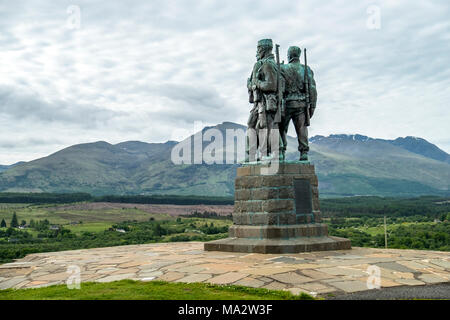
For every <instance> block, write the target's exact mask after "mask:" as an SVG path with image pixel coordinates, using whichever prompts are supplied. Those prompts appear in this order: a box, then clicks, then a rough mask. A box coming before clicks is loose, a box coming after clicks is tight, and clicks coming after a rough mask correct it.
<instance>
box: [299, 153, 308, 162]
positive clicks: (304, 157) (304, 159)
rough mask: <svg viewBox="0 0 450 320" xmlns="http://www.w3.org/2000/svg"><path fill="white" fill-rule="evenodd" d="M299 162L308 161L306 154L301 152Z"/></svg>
mask: <svg viewBox="0 0 450 320" xmlns="http://www.w3.org/2000/svg"><path fill="white" fill-rule="evenodd" d="M300 161H308V153H306V152H302V153H301V154H300Z"/></svg>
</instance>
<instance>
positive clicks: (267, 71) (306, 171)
mask: <svg viewBox="0 0 450 320" xmlns="http://www.w3.org/2000/svg"><path fill="white" fill-rule="evenodd" d="M275 48H276V50H275V51H276V58H277V59H276V62H275V60H274V55H273V54H272V49H273V43H272V40H271V39H263V40H260V41H258V46H257V53H256V59H257V61H256V63H255V64H254V66H253V70H252V73H251V75H250V77H249V78H248V80H247V89H248V93H249V102H250V103H253V108H252V110H251V111H250V116H249V119H248V129H247V145H246V161H245V162H244V164H243V166H241V167H239V168H237V177H236V180H235V193H234V195H235V201H234V211H233V225H232V226H231V227H230V230H229V235H230V237H229V238H227V239H220V240H215V241H211V242H207V243H205V245H204V248H205V250H208V251H229V252H253V253H296V252H307V251H319V250H346V249H351V243H350V240H348V239H344V238H338V237H332V236H329V235H328V227H327V225H326V224H324V223H322V220H321V214H320V207H319V185H318V184H319V182H318V179H317V176H316V174H315V169H314V165H311V164H310V163H309V162H307V161H304V160H308V151H309V146H308V126H309V124H310V118H311V117H312V115H313V114H314V110H315V108H316V102H317V91H316V83H315V80H314V73H313V72H312V70H311V69H310V68H309V67H308V65H307V61H306V59H305V64H301V63H300V55H301V50H300V48H299V47H290V48H289V50H288V61H289V63H288V64H287V65H284V64H280V59H279V50H278V49H279V46H278V45H276V47H275ZM305 53H306V49H305ZM305 58H306V55H305ZM291 120H292V122H293V123H294V126H295V130H296V132H297V138H298V150H299V151H300V161H294V162H291V161H286V160H285V157H284V153H285V151H286V145H287V141H286V135H287V131H288V127H289V123H290V121H291ZM259 160H263V161H259ZM265 160H267V161H265ZM269 169H270V170H269Z"/></svg>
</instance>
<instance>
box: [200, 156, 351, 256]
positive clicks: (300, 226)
mask: <svg viewBox="0 0 450 320" xmlns="http://www.w3.org/2000/svg"><path fill="white" fill-rule="evenodd" d="M234 195H235V201H234V211H233V225H232V226H231V227H230V231H229V234H230V238H227V239H221V240H216V241H211V242H208V243H205V246H204V248H205V250H206V251H228V252H249V253H251V252H254V253H297V252H309V251H325V250H345V249H351V244H350V240H348V239H343V238H337V237H331V236H328V227H327V225H325V224H323V223H322V219H321V215H320V206H319V188H318V180H317V176H316V174H315V170H314V166H313V165H311V164H309V163H299V162H294V163H292V162H290V163H289V162H280V163H275V164H274V165H272V164H268V163H255V164H246V165H244V166H243V167H240V168H237V177H236V180H235V194H234Z"/></svg>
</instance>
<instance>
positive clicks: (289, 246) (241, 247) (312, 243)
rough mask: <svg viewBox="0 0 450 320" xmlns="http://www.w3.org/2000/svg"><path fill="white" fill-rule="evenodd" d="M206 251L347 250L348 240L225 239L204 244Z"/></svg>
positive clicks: (295, 251)
mask: <svg viewBox="0 0 450 320" xmlns="http://www.w3.org/2000/svg"><path fill="white" fill-rule="evenodd" d="M204 249H205V250H206V251H227V252H248V253H299V252H311V251H328V250H348V249H351V244H350V240H348V239H344V238H338V237H332V236H322V237H301V238H293V239H288V240H283V239H251V238H226V239H220V240H215V241H210V242H206V243H205V245H204Z"/></svg>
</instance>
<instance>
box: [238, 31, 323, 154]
mask: <svg viewBox="0 0 450 320" xmlns="http://www.w3.org/2000/svg"><path fill="white" fill-rule="evenodd" d="M272 49H273V43H272V40H271V39H263V40H260V41H259V42H258V46H257V54H256V58H257V61H256V63H255V64H254V66H253V70H252V73H251V75H250V77H249V78H248V80H247V89H248V92H249V102H250V103H253V108H252V110H251V111H250V116H249V120H248V123H247V125H248V130H247V132H248V135H247V148H246V161H247V162H252V161H256V160H260V159H264V158H265V157H268V156H270V155H271V154H273V153H274V152H273V151H274V150H272V149H273V148H272V146H271V143H270V141H271V139H270V138H269V136H270V135H271V133H273V131H272V130H278V131H279V136H280V142H279V148H280V150H279V151H280V152H279V154H280V158H279V159H280V160H284V158H285V153H286V148H287V139H286V135H287V132H288V129H289V123H290V122H291V120H292V122H293V124H294V127H295V131H296V134H297V140H298V150H299V152H300V160H301V161H302V160H308V151H309V144H308V126H309V125H310V118H311V117H312V116H313V114H314V110H315V108H316V102H317V89H316V82H315V80H314V73H313V71H312V70H311V68H309V67H308V66H307V65H306V49H305V64H301V63H300V56H301V49H300V48H299V47H296V46H291V47H289V50H288V54H287V58H288V64H286V65H285V64H281V65H280V64H278V65H277V63H276V62H275V60H274V56H273V54H272ZM277 53H278V45H277ZM277 58H278V56H277ZM277 60H278V62H279V59H277ZM280 100H281V101H280ZM275 140H276V139H275ZM274 147H275V146H274Z"/></svg>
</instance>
